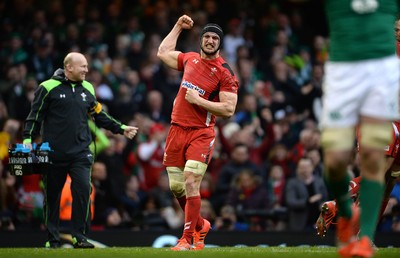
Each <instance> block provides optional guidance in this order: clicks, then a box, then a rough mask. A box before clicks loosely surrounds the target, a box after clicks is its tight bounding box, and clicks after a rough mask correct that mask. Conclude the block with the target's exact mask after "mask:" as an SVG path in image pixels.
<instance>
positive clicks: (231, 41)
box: [222, 18, 245, 64]
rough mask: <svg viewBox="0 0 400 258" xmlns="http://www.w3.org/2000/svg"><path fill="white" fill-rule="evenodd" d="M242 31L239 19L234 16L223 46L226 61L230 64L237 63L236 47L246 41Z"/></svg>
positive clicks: (229, 24)
mask: <svg viewBox="0 0 400 258" xmlns="http://www.w3.org/2000/svg"><path fill="white" fill-rule="evenodd" d="M242 31H243V28H242V26H241V22H240V20H239V19H236V18H234V19H231V20H230V21H229V23H228V32H227V33H226V35H225V36H224V41H223V47H222V48H223V51H224V53H226V61H227V62H228V63H230V64H236V49H237V48H238V47H239V46H241V45H244V43H245V41H244V38H243V35H242Z"/></svg>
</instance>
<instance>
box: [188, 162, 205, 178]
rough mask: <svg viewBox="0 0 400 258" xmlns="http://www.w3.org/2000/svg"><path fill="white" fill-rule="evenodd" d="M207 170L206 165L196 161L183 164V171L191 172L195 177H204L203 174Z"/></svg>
mask: <svg viewBox="0 0 400 258" xmlns="http://www.w3.org/2000/svg"><path fill="white" fill-rule="evenodd" d="M206 170H207V164H206V163H203V162H200V161H197V160H188V161H186V164H185V171H187V172H192V173H194V174H196V175H201V176H204V173H205V172H206Z"/></svg>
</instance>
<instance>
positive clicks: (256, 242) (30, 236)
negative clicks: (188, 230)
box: [0, 230, 400, 248]
mask: <svg viewBox="0 0 400 258" xmlns="http://www.w3.org/2000/svg"><path fill="white" fill-rule="evenodd" d="M329 233H331V234H328V235H327V236H326V237H325V238H319V237H317V236H316V235H315V233H314V232H232V231H229V232H223V231H214V232H213V231H210V233H209V234H208V235H207V240H206V243H207V245H208V247H214V246H305V245H309V246H334V243H335V241H334V232H329ZM180 235H181V231H129V230H105V231H94V232H91V233H90V235H89V236H90V240H92V241H93V242H95V243H96V245H97V247H156V248H158V247H167V246H172V245H175V243H176V240H177V239H178V237H180ZM62 238H63V241H64V244H66V246H68V244H69V240H70V235H68V234H62ZM45 241H46V233H45V232H44V231H29V230H28V231H0V247H1V248H4V247H41V246H43V244H44V242H45ZM375 244H376V245H377V246H378V247H400V233H377V235H376V240H375Z"/></svg>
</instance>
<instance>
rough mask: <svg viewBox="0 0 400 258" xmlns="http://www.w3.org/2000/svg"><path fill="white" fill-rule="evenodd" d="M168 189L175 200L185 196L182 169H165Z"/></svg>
mask: <svg viewBox="0 0 400 258" xmlns="http://www.w3.org/2000/svg"><path fill="white" fill-rule="evenodd" d="M167 172H168V178H169V188H170V189H171V192H172V193H173V194H174V196H175V197H176V198H180V197H182V196H185V195H186V190H185V177H184V175H183V169H181V168H178V167H167Z"/></svg>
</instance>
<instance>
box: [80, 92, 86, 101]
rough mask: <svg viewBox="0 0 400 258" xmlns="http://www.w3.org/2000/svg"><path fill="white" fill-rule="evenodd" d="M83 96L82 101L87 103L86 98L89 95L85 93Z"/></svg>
mask: <svg viewBox="0 0 400 258" xmlns="http://www.w3.org/2000/svg"><path fill="white" fill-rule="evenodd" d="M81 96H82V101H86V96H87V95H86V94H85V93H84V92H82V94H81Z"/></svg>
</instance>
